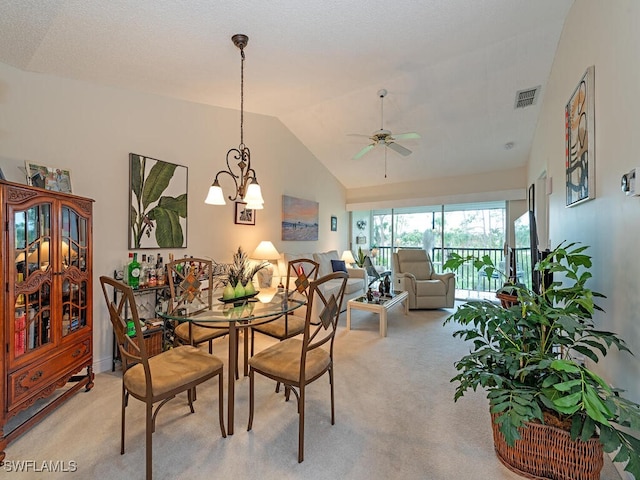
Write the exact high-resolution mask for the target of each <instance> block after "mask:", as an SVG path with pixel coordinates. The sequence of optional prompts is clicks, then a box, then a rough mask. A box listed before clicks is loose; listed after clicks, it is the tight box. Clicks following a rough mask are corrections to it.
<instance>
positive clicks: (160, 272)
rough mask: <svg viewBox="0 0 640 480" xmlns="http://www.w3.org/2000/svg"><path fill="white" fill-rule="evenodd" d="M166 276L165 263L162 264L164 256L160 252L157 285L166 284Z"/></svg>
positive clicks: (157, 266)
mask: <svg viewBox="0 0 640 480" xmlns="http://www.w3.org/2000/svg"><path fill="white" fill-rule="evenodd" d="M165 281H166V277H165V274H164V265H163V264H162V257H161V256H160V254H158V263H157V265H156V285H158V286H162V285H164V284H165Z"/></svg>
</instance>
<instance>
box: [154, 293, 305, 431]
mask: <svg viewBox="0 0 640 480" xmlns="http://www.w3.org/2000/svg"><path fill="white" fill-rule="evenodd" d="M304 304H305V301H304V297H303V296H302V295H299V294H297V293H296V292H295V291H294V292H287V291H282V290H276V289H275V288H273V289H271V288H269V289H263V290H261V291H260V292H258V294H257V295H256V296H255V297H253V298H250V299H244V300H240V301H236V302H229V303H224V302H223V301H221V300H217V301H216V300H214V302H213V304H212V305H211V307H209V306H208V305H206V306H204V308H203V305H202V304H200V305H196V304H191V305H189V306H184V307H181V308H178V309H176V311H174V312H172V313H160V316H161V317H162V318H164V319H165V320H175V321H178V322H193V323H198V324H199V326H201V327H206V326H207V324H210V325H211V327H220V326H222V325H224V326H226V325H227V324H228V326H229V363H228V375H227V377H228V378H227V385H228V389H227V433H228V434H229V435H233V423H234V411H235V408H234V403H235V374H234V372H235V371H236V367H237V363H238V351H237V346H238V342H237V338H238V329H239V328H244V329H246V328H248V327H251V326H252V325H257V324H261V323H266V322H270V321H273V320H276V319H277V318H280V317H281V316H282V315H284V314H286V313H289V312H292V311H293V310H295V309H296V308H300V307H301V306H302V305H304ZM247 352H248V335H247V334H246V333H245V335H244V360H245V362H244V370H245V375H247V359H248V353H247Z"/></svg>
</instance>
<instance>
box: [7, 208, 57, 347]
mask: <svg viewBox="0 0 640 480" xmlns="http://www.w3.org/2000/svg"><path fill="white" fill-rule="evenodd" d="M13 221H14V232H15V236H14V239H13V240H14V245H13V249H14V252H13V258H14V263H15V271H14V275H13V278H14V279H15V290H14V292H15V305H14V323H13V329H12V330H13V331H12V335H13V344H14V349H13V351H14V352H15V357H16V358H17V357H20V356H22V355H24V354H26V353H28V352H30V351H33V350H35V349H37V348H39V347H41V346H43V345H46V344H48V343H50V342H51V331H50V330H51V329H50V327H51V326H50V320H51V312H52V310H51V309H52V305H51V284H52V278H53V275H52V266H51V253H52V252H51V251H50V249H49V247H50V245H51V244H52V243H51V204H50V203H42V204H38V205H35V206H32V207H29V208H27V209H26V210H14V211H13Z"/></svg>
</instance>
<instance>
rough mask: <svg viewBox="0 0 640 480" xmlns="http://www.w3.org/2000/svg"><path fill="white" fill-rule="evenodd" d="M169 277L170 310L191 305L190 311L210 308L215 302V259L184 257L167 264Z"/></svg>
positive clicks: (194, 311)
mask: <svg viewBox="0 0 640 480" xmlns="http://www.w3.org/2000/svg"><path fill="white" fill-rule="evenodd" d="M167 275H168V277H169V290H170V292H171V298H170V299H169V307H168V311H169V312H170V313H172V312H175V311H176V310H177V309H179V308H182V307H189V312H190V313H196V312H198V311H202V310H205V309H207V308H210V307H211V305H212V304H213V261H212V260H208V259H203V258H182V259H178V260H174V261H173V262H170V263H169V264H168V265H167Z"/></svg>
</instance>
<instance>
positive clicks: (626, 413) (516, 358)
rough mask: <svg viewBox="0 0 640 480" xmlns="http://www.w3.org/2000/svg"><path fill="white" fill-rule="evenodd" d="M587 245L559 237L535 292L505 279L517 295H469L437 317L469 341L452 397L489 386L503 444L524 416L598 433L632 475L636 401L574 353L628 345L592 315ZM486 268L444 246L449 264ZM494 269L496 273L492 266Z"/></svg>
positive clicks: (637, 443)
mask: <svg viewBox="0 0 640 480" xmlns="http://www.w3.org/2000/svg"><path fill="white" fill-rule="evenodd" d="M586 248H587V247H585V246H580V245H578V244H576V243H571V244H567V245H565V244H561V245H560V246H558V247H557V248H556V249H555V250H554V251H553V252H551V254H550V255H549V256H548V257H547V258H545V259H543V260H541V261H540V262H538V264H537V265H536V267H535V268H536V270H537V271H539V272H540V273H541V274H542V275H541V276H542V277H543V278H544V274H545V273H547V272H549V273H553V278H554V281H553V282H552V283H550V284H549V285H542V286H541V288H540V293H535V292H534V291H532V290H531V289H529V288H527V287H525V286H524V285H520V284H513V285H508V286H505V287H504V290H506V291H507V292H508V293H509V294H510V295H513V296H514V297H517V300H518V302H517V303H516V304H514V305H512V306H510V307H508V308H504V307H502V306H500V305H497V304H494V303H492V302H490V301H471V302H468V303H466V304H464V305H461V306H460V307H458V309H457V310H456V312H455V313H454V314H452V315H451V316H449V317H448V318H447V319H446V320H445V323H448V322H457V323H458V324H460V325H461V326H462V327H463V328H462V329H461V330H457V331H455V332H454V334H453V335H454V337H459V338H461V339H463V340H465V341H468V342H471V344H472V349H471V351H470V353H469V354H468V355H465V356H464V357H462V358H461V359H460V360H459V361H458V362H456V364H455V367H456V369H457V370H458V372H459V373H458V374H457V375H456V376H455V377H454V378H452V380H451V381H452V382H457V383H458V385H457V388H456V392H455V396H454V400H455V401H457V400H458V399H459V398H460V397H462V396H463V395H464V394H465V392H466V391H467V390H469V389H473V390H476V388H477V387H478V386H480V387H483V388H484V389H485V390H486V391H487V397H488V399H489V403H490V408H491V413H492V414H495V416H496V420H495V421H496V422H497V424H499V426H500V432H502V434H503V435H504V437H505V440H506V443H507V444H508V445H509V446H513V445H514V442H515V440H517V439H518V438H520V434H519V428H522V427H525V428H526V423H527V422H540V423H545V422H547V423H548V422H549V420H550V419H553V420H554V422H555V421H557V422H558V424H559V425H567V429H568V430H569V431H570V434H571V438H572V440H576V439H580V440H583V441H587V440H588V439H590V438H592V437H594V436H597V437H598V438H599V441H600V443H601V444H602V445H603V449H604V451H605V452H607V453H611V452H617V453H616V455H615V458H614V461H615V462H627V463H626V466H625V470H627V471H628V472H631V473H632V474H633V475H634V476H635V478H640V440H639V439H638V437H637V436H634V435H633V434H631V433H630V432H637V431H639V430H640V406H639V405H638V404H636V403H634V402H632V401H630V400H627V399H625V398H624V397H622V396H621V395H620V393H621V391H620V390H617V389H614V388H612V387H610V386H609V385H608V384H607V383H606V382H605V381H604V380H603V379H602V378H601V377H600V376H598V375H597V374H596V373H594V372H593V371H592V370H590V369H589V368H588V367H587V366H586V365H584V364H583V362H582V361H581V357H582V358H588V359H589V360H591V361H593V362H598V360H599V358H600V357H601V356H602V357H604V356H605V355H606V354H607V351H608V350H609V348H610V347H612V346H614V345H615V347H616V348H617V349H619V350H620V351H626V352H629V353H631V352H630V350H629V349H628V348H627V346H626V345H625V342H624V341H623V340H622V339H620V338H619V337H618V336H617V335H616V334H614V333H611V332H607V331H603V330H598V329H596V328H595V325H594V322H593V320H592V316H593V313H594V312H595V311H596V310H600V311H602V309H601V308H599V307H598V306H597V305H596V304H595V303H594V299H595V298H598V297H603V295H601V294H599V293H597V292H593V291H591V290H590V289H589V288H587V287H586V282H587V280H588V279H589V278H590V277H591V274H590V273H589V271H588V269H589V268H590V267H591V257H590V256H588V255H586V254H585V253H583V252H584V250H585V249H586ZM469 261H471V262H473V264H474V266H475V268H476V269H477V270H482V269H484V270H485V271H486V273H487V275H488V276H491V275H493V273H494V272H497V271H498V269H496V267H495V265H494V264H493V262H492V261H491V259H490V257H489V256H484V257H482V258H477V257H462V256H460V255H456V254H452V255H451V257H450V258H449V260H448V261H447V262H446V263H445V265H444V267H445V268H449V269H452V270H456V269H457V268H458V267H460V266H461V265H462V264H464V263H466V262H469ZM499 273H502V272H499Z"/></svg>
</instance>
